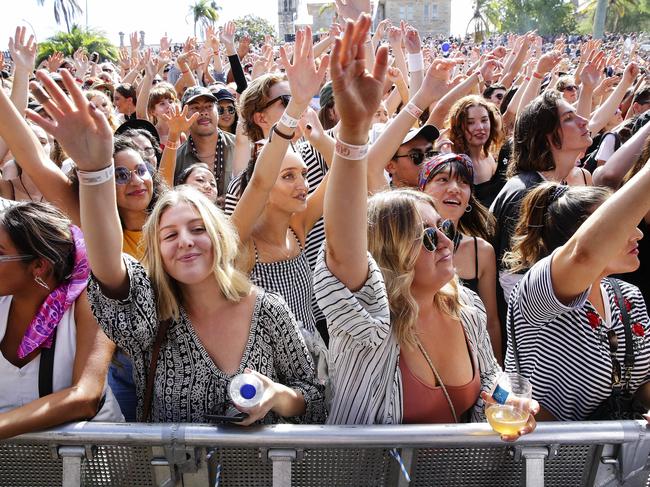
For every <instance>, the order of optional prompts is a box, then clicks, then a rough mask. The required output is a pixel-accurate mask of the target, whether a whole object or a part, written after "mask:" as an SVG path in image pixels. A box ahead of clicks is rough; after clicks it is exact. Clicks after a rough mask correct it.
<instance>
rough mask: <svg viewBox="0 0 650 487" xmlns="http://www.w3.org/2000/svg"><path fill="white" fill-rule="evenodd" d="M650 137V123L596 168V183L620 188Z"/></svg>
mask: <svg viewBox="0 0 650 487" xmlns="http://www.w3.org/2000/svg"><path fill="white" fill-rule="evenodd" d="M648 137H650V123H646V124H645V125H644V126H643V127H641V129H640V130H639V131H638V132H637V133H636V134H634V135H633V136H632V137H630V140H628V141H627V142H626V143H625V144H623V145H622V146H621V147H619V149H618V150H617V151H616V152H614V154H612V156H611V157H610V158H609V159H607V162H605V164H603V165H602V166H599V167H597V168H596V170H595V171H594V184H595V185H596V186H608V187H610V188H612V189H614V190H616V189H618V187H619V186H620V185H621V181H623V178H624V177H625V175H626V174H627V172H628V171H629V170H630V169H631V168H632V166H633V165H634V163H635V162H636V160H637V159H638V158H639V156H640V155H641V151H642V149H643V144H645V141H646V139H647V138H648Z"/></svg>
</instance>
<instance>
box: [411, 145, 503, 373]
mask: <svg viewBox="0 0 650 487" xmlns="http://www.w3.org/2000/svg"><path fill="white" fill-rule="evenodd" d="M473 180H474V167H473V165H472V161H471V159H470V158H469V157H468V156H466V155H465V154H454V153H451V154H445V155H439V156H436V157H434V158H433V159H431V160H429V161H427V162H425V163H424V164H423V165H422V168H421V169H420V184H419V187H420V190H421V191H424V192H425V193H427V194H428V195H429V196H431V198H432V199H433V203H434V205H435V207H436V211H437V212H438V213H439V214H440V216H441V217H442V218H445V219H449V220H451V221H452V222H453V224H454V227H455V228H457V229H458V231H457V232H456V238H455V239H454V266H455V267H456V274H457V275H458V277H459V279H460V281H461V283H462V285H463V286H465V287H467V288H469V289H471V290H472V291H474V292H475V293H477V294H478V295H479V297H480V298H481V301H482V302H483V304H484V305H485V309H486V312H487V329H488V332H489V334H490V341H491V342H492V348H493V350H494V355H495V357H496V358H497V361H498V362H499V363H500V364H503V352H502V350H501V323H500V322H499V314H498V311H497V296H496V274H497V269H496V257H495V255H494V248H493V247H492V245H490V244H489V243H488V241H489V239H490V238H491V237H492V232H493V231H494V217H493V216H492V215H491V214H490V212H489V211H488V210H487V208H485V207H484V206H483V205H482V204H481V203H480V202H479V201H478V200H477V199H476V197H475V196H474V184H473V182H472V181H473Z"/></svg>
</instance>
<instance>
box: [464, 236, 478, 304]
mask: <svg viewBox="0 0 650 487" xmlns="http://www.w3.org/2000/svg"><path fill="white" fill-rule="evenodd" d="M472 238H473V239H474V277H473V278H472V279H460V283H461V284H462V285H463V286H465V287H466V288H467V289H471V290H472V291H474V292H475V293H476V294H478V242H477V240H476V237H472Z"/></svg>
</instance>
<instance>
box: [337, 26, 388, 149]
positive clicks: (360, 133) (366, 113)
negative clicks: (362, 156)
mask: <svg viewBox="0 0 650 487" xmlns="http://www.w3.org/2000/svg"><path fill="white" fill-rule="evenodd" d="M370 24H371V20H370V16H369V15H367V14H363V15H360V16H359V19H358V20H357V21H356V22H354V23H353V22H349V21H348V22H347V23H346V26H345V34H344V36H343V39H336V41H335V42H334V48H333V49H332V66H331V68H330V73H331V77H332V88H333V90H334V98H335V99H336V109H337V112H338V114H339V117H340V119H341V122H340V123H341V128H342V129H343V128H345V129H346V133H348V134H353V135H352V136H353V137H354V138H357V137H363V140H361V141H355V140H348V141H345V142H348V143H359V142H361V143H365V142H366V140H367V138H368V130H369V129H370V124H371V122H372V117H373V116H374V114H375V112H376V111H377V107H378V106H379V103H380V102H381V97H382V94H383V87H384V77H385V76H386V70H387V68H388V49H387V47H386V46H382V47H380V48H379V50H378V51H377V55H376V57H375V65H374V68H373V73H372V74H370V73H368V72H367V71H366V69H365V49H364V47H363V44H364V42H365V38H366V35H367V34H368V30H369V29H370Z"/></svg>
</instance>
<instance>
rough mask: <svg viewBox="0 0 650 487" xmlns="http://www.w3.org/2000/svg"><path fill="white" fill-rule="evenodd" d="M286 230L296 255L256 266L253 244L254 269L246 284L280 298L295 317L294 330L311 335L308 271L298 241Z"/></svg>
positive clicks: (310, 278)
mask: <svg viewBox="0 0 650 487" xmlns="http://www.w3.org/2000/svg"><path fill="white" fill-rule="evenodd" d="M289 230H291V233H293V236H294V237H295V238H296V241H297V242H298V247H300V253H299V254H298V255H297V256H296V257H293V258H291V259H287V260H280V261H277V262H260V259H259V255H258V252H257V246H256V245H255V241H254V240H253V248H254V249H255V265H254V266H253V270H252V271H251V273H250V280H251V282H252V283H253V284H255V285H256V286H258V287H261V288H262V289H264V290H265V291H270V292H274V293H277V294H279V295H280V296H282V297H283V298H284V300H285V301H286V302H287V304H288V305H289V308H290V309H291V311H292V312H293V314H294V315H295V316H296V321H297V322H298V326H299V327H300V328H305V329H306V330H307V331H309V332H311V333H313V332H314V331H315V330H316V322H315V320H314V313H313V312H312V309H311V300H312V296H313V294H314V285H313V282H312V271H311V267H310V266H309V262H308V261H307V255H306V253H305V250H304V249H303V248H302V245H301V244H300V239H299V238H298V236H297V235H296V233H295V232H294V231H293V229H292V228H289Z"/></svg>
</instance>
